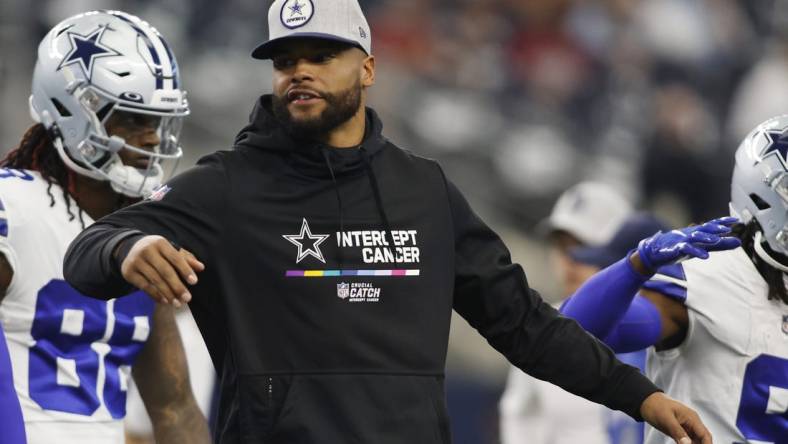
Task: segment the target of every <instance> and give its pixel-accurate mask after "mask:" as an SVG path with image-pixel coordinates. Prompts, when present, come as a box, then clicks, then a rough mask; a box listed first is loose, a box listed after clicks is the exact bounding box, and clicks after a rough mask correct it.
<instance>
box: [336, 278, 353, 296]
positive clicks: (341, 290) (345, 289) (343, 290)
mask: <svg viewBox="0 0 788 444" xmlns="http://www.w3.org/2000/svg"><path fill="white" fill-rule="evenodd" d="M337 296H338V297H339V298H340V299H347V297H348V296H350V284H348V283H346V282H340V283H338V284H337Z"/></svg>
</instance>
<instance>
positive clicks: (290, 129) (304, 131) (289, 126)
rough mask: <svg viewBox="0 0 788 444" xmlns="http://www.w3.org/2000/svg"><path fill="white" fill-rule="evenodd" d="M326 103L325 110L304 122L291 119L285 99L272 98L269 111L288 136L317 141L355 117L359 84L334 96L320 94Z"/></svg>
mask: <svg viewBox="0 0 788 444" xmlns="http://www.w3.org/2000/svg"><path fill="white" fill-rule="evenodd" d="M321 98H322V99H323V100H325V101H326V109H324V110H323V112H321V113H320V115H319V116H317V117H315V118H310V119H306V120H295V119H293V116H292V114H290V110H289V109H287V105H288V103H289V101H288V100H287V97H279V96H277V95H274V96H273V99H272V101H271V105H272V106H271V110H272V111H273V113H274V117H275V118H276V120H277V121H278V122H279V123H280V124H281V125H282V126H283V127H284V130H285V131H287V133H288V134H290V135H291V136H294V137H296V138H298V139H309V140H319V139H322V138H323V136H325V135H326V134H328V133H329V132H330V131H331V130H333V129H334V128H336V127H338V126H339V125H342V124H343V123H345V122H347V121H348V120H350V118H351V117H353V116H355V115H356V113H357V112H358V109H359V107H360V106H361V82H358V81H357V82H356V84H355V85H353V86H351V87H350V88H348V89H346V90H344V91H340V92H339V93H336V94H330V93H322V94H321Z"/></svg>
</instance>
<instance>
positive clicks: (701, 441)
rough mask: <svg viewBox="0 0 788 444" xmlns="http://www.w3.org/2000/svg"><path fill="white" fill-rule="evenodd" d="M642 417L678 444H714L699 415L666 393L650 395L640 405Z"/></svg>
mask: <svg viewBox="0 0 788 444" xmlns="http://www.w3.org/2000/svg"><path fill="white" fill-rule="evenodd" d="M640 415H641V416H642V417H643V419H644V420H645V421H646V422H648V423H649V424H651V425H652V426H653V427H654V428H655V429H657V430H659V431H660V432H662V433H664V434H665V435H667V436H670V437H671V438H673V440H674V441H675V442H676V444H712V439H711V432H709V429H707V428H706V426H705V425H703V422H702V421H701V420H700V417H699V416H698V414H697V413H696V412H695V411H694V410H692V409H691V408H689V407H687V406H686V405H684V404H682V403H680V402H678V401H676V400H674V399H672V398H670V397H669V396H667V395H665V394H664V393H660V392H656V393H652V394H651V395H649V397H648V398H646V400H645V401H643V404H641V405H640Z"/></svg>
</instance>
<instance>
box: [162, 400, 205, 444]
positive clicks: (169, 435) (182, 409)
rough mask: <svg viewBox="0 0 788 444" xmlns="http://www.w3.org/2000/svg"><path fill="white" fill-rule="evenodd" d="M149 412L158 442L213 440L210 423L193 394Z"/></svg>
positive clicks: (163, 443) (199, 443) (164, 443)
mask: <svg viewBox="0 0 788 444" xmlns="http://www.w3.org/2000/svg"><path fill="white" fill-rule="evenodd" d="M149 413H150V414H151V421H152V422H153V434H154V437H155V439H156V443H158V444H170V443H172V444H176V443H185V442H188V443H195V444H202V443H205V444H208V443H210V442H211V435H210V432H209V431H208V423H207V421H206V420H205V416H204V415H203V414H202V412H201V411H200V409H199V407H197V403H196V402H195V401H194V397H192V396H190V400H185V401H183V402H180V403H176V404H172V405H169V406H166V407H163V408H160V409H157V410H156V411H153V412H149Z"/></svg>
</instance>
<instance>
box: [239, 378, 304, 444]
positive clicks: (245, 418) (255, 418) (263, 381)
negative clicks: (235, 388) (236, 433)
mask: <svg viewBox="0 0 788 444" xmlns="http://www.w3.org/2000/svg"><path fill="white" fill-rule="evenodd" d="M292 385H293V377H292V376H290V375H254V376H241V377H240V378H239V398H240V404H241V408H240V418H239V419H240V426H241V438H242V441H243V442H262V441H263V440H264V439H266V438H268V437H270V436H271V435H272V433H273V432H274V429H275V427H276V424H277V422H278V420H279V417H280V416H281V414H282V411H283V409H284V406H285V403H286V401H287V399H288V396H289V393H290V390H291V387H292Z"/></svg>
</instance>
